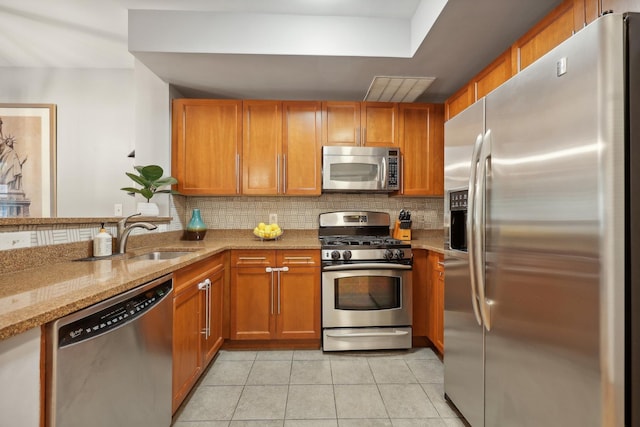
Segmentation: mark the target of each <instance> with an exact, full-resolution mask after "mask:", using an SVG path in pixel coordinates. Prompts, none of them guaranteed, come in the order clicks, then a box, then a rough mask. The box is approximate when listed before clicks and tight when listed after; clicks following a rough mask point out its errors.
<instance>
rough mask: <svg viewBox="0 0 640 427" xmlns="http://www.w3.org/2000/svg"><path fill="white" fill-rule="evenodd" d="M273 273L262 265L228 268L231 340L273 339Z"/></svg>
mask: <svg viewBox="0 0 640 427" xmlns="http://www.w3.org/2000/svg"><path fill="white" fill-rule="evenodd" d="M274 274H276V273H267V272H265V268H264V267H245V268H232V269H231V333H230V336H231V339H233V340H268V339H271V338H273V331H274V329H275V325H274V323H273V322H274V306H275V301H274V298H275V297H274V282H273V281H272V278H273V275H274Z"/></svg>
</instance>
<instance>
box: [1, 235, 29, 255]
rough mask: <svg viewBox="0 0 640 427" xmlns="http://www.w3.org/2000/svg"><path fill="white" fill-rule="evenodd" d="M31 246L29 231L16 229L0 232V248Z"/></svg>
mask: <svg viewBox="0 0 640 427" xmlns="http://www.w3.org/2000/svg"><path fill="white" fill-rule="evenodd" d="M29 246H31V232H29V231H16V232H9V233H0V250H5V249H18V248H28V247H29Z"/></svg>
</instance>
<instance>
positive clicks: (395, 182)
mask: <svg viewBox="0 0 640 427" xmlns="http://www.w3.org/2000/svg"><path fill="white" fill-rule="evenodd" d="M399 158H400V153H398V151H397V150H391V151H389V157H388V159H389V179H388V181H387V185H388V189H389V190H399V189H400V182H399V179H398V177H399V176H400V173H399V169H398V159H399Z"/></svg>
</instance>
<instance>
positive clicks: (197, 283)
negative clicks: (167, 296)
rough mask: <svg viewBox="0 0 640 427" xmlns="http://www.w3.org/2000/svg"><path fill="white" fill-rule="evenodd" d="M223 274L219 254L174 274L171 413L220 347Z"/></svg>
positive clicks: (221, 260) (223, 268) (221, 259)
mask: <svg viewBox="0 0 640 427" xmlns="http://www.w3.org/2000/svg"><path fill="white" fill-rule="evenodd" d="M224 270H225V267H224V256H223V255H222V254H221V255H214V256H212V257H210V258H207V259H205V260H203V261H199V262H197V263H195V264H193V265H190V266H188V267H185V268H183V269H180V270H178V271H176V272H174V284H173V288H174V297H173V402H172V412H175V411H176V410H177V409H178V407H179V406H180V404H181V403H182V401H183V400H184V398H185V397H186V396H187V394H188V393H189V391H190V390H191V388H192V387H193V386H194V385H195V383H196V381H197V380H198V378H199V377H200V375H201V374H202V372H203V371H204V369H205V368H206V367H207V365H208V364H209V363H210V362H211V360H212V359H213V357H214V356H215V355H216V353H217V351H218V350H219V349H220V347H221V346H222V343H223V338H222V320H223V305H222V304H223V288H224Z"/></svg>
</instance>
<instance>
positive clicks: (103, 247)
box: [93, 223, 113, 257]
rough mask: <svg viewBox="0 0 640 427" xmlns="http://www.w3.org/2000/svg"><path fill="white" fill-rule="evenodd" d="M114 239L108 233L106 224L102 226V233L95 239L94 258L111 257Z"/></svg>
mask: <svg viewBox="0 0 640 427" xmlns="http://www.w3.org/2000/svg"><path fill="white" fill-rule="evenodd" d="M112 246H113V239H112V237H111V234H109V233H107V230H106V229H105V228H104V223H102V225H100V231H99V232H98V234H96V237H94V238H93V256H94V257H102V256H109V255H111V250H112Z"/></svg>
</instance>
